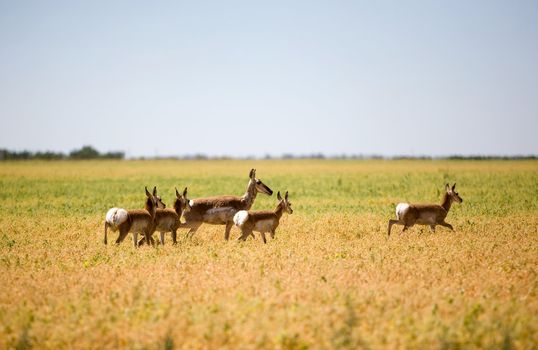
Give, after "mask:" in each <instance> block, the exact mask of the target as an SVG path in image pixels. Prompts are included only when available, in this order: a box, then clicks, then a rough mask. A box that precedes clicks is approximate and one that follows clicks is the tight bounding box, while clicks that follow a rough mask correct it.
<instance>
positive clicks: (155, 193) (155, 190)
mask: <svg viewBox="0 0 538 350" xmlns="http://www.w3.org/2000/svg"><path fill="white" fill-rule="evenodd" d="M153 195H154V196H156V195H157V186H153Z"/></svg>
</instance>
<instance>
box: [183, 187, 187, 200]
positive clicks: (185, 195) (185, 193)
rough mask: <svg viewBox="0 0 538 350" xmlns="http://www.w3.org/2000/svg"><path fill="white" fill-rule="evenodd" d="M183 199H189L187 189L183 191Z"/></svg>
mask: <svg viewBox="0 0 538 350" xmlns="http://www.w3.org/2000/svg"><path fill="white" fill-rule="evenodd" d="M183 197H185V198H187V187H185V189H184V190H183Z"/></svg>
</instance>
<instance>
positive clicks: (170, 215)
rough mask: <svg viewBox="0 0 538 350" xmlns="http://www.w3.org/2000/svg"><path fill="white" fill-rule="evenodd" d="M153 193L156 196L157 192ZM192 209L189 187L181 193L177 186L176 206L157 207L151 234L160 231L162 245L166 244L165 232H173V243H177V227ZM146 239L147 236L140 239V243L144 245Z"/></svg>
mask: <svg viewBox="0 0 538 350" xmlns="http://www.w3.org/2000/svg"><path fill="white" fill-rule="evenodd" d="M153 195H154V196H156V195H157V194H156V192H154V193H153ZM190 209H191V207H190V205H189V199H188V198H187V187H185V189H184V190H183V194H179V192H178V190H177V188H176V200H175V202H174V208H173V209H171V208H168V209H161V208H158V209H157V211H156V212H155V224H154V226H153V228H152V230H151V235H153V233H154V232H155V231H159V233H160V242H161V244H162V245H164V234H165V233H166V232H171V233H172V241H173V244H177V229H178V228H179V225H180V224H181V222H180V219H181V215H182V214H183V213H186V212H188V211H189V210H190ZM145 240H146V238H145V237H143V238H142V239H141V240H140V241H138V245H142V244H143V243H144V242H145ZM152 240H153V238H152Z"/></svg>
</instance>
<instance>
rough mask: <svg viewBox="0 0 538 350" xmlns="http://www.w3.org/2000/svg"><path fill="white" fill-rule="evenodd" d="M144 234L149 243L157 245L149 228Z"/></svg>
mask: <svg viewBox="0 0 538 350" xmlns="http://www.w3.org/2000/svg"><path fill="white" fill-rule="evenodd" d="M144 236H145V237H146V244H147V245H151V246H155V240H154V239H153V237H152V234H151V233H150V231H149V230H147V231H145V232H144Z"/></svg>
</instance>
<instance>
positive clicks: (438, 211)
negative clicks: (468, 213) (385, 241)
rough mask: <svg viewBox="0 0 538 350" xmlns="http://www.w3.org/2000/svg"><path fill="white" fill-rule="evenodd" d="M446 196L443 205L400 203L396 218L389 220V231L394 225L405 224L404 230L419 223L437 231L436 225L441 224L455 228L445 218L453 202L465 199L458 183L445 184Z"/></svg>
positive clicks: (397, 207)
mask: <svg viewBox="0 0 538 350" xmlns="http://www.w3.org/2000/svg"><path fill="white" fill-rule="evenodd" d="M445 190H446V192H445V196H444V197H443V201H442V203H441V205H439V204H409V203H399V204H398V205H397V206H396V218H397V219H396V220H394V219H391V220H389V230H388V231H389V232H388V235H389V236H390V229H391V228H392V225H394V224H396V225H403V227H404V228H403V230H402V232H403V231H405V230H407V229H408V228H409V227H411V226H413V225H415V224H418V225H429V226H430V228H431V230H432V232H435V226H436V225H441V226H445V227H448V228H449V229H451V230H454V228H453V227H452V225H450V224H449V223H447V222H445V218H446V216H447V214H448V211H449V210H450V206H451V205H452V202H458V203H461V202H463V199H461V197H460V196H459V194H458V192H456V184H454V186H452V188H450V186H449V185H448V184H446V186H445Z"/></svg>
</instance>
